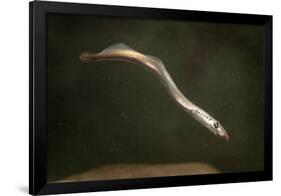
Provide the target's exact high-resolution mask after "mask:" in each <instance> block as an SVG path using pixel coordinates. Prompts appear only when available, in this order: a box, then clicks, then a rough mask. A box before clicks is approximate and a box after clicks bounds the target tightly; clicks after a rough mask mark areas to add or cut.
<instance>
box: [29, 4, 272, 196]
mask: <svg viewBox="0 0 281 196" xmlns="http://www.w3.org/2000/svg"><path fill="white" fill-rule="evenodd" d="M48 13H60V14H77V15H101V16H126V17H138V18H153V19H170V20H189V21H190V20H192V21H211V22H217V23H238V24H260V25H264V29H265V37H264V41H265V50H264V55H265V62H264V66H265V67H264V71H265V86H264V87H265V95H266V96H265V127H264V130H265V134H264V142H265V143H264V144H265V145H264V148H265V149H264V171H257V172H238V173H237V172H235V173H222V174H209V175H192V176H176V177H153V178H145V179H128V180H106V181H92V182H67V183H66V182H64V183H47V71H46V66H47V65H46V61H47V57H46V56H47V54H46V15H47V14H48ZM29 24H30V27H29V28H30V32H29V35H30V37H29V40H30V43H29V45H30V49H29V50H30V51H29V54H30V57H29V58H30V68H29V69H30V72H29V73H30V82H29V84H30V87H29V88H30V94H29V96H30V99H29V100H30V103H29V111H30V116H29V119H30V122H29V123H30V132H29V149H30V152H29V154H30V158H29V162H30V163H29V193H30V194H32V195H37V194H57V193H77V192H90V191H106V190H122V189H139V188H155V187H168V186H186V185H203V184H216V183H234V182H250V181H265V180H272V16H269V15H252V14H234V13H219V12H205V11H204V12H203V11H186V10H172V9H155V8H140V7H138V8H137V7H124V6H106V5H93V4H78V3H61V2H60V3H59V2H44V1H33V2H30V4H29Z"/></svg>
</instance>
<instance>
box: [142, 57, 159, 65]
mask: <svg viewBox="0 0 281 196" xmlns="http://www.w3.org/2000/svg"><path fill="white" fill-rule="evenodd" d="M145 56H147V57H149V58H151V59H152V60H154V61H155V62H157V63H158V64H162V65H164V63H163V62H162V60H161V59H159V58H158V57H156V56H151V55H145Z"/></svg>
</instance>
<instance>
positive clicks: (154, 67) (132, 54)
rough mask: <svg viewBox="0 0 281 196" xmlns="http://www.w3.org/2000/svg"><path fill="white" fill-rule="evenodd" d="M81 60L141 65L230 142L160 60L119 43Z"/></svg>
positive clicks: (202, 121)
mask: <svg viewBox="0 0 281 196" xmlns="http://www.w3.org/2000/svg"><path fill="white" fill-rule="evenodd" d="M80 60H81V61H82V62H84V63H91V62H94V61H104V60H117V61H128V62H131V63H135V64H138V65H141V66H142V67H144V68H146V69H147V70H149V71H150V72H152V73H153V74H154V75H155V76H156V77H157V78H158V79H159V80H160V81H161V83H162V84H163V85H164V86H165V88H166V90H167V92H168V93H169V95H170V96H171V97H172V98H173V99H174V100H175V101H176V103H177V104H178V105H179V106H180V107H181V108H182V109H183V110H184V111H185V112H187V113H188V114H190V115H191V116H192V117H193V118H194V119H196V120H197V121H199V122H200V123H201V124H202V125H203V126H205V127H206V128H207V129H208V130H210V131H211V132H212V133H213V134H215V135H216V136H217V137H219V138H222V139H224V140H226V141H228V140H229V137H228V134H227V132H226V131H225V129H224V128H223V127H222V125H221V124H220V123H219V122H218V121H217V120H216V119H215V118H214V117H212V116H211V115H210V114H208V113H207V112H205V111H204V110H203V109H201V108H200V107H198V106H197V105H195V104H194V103H192V102H191V101H190V100H189V99H187V98H186V97H185V96H184V95H183V94H182V93H181V91H180V90H179V89H178V87H177V86H176V84H175V83H174V81H173V79H172V77H171V76H170V74H169V73H168V71H167V69H166V68H165V66H164V64H163V62H162V61H161V60H160V59H159V58H157V57H154V56H150V55H145V54H142V53H140V52H138V51H136V50H133V49H132V48H130V47H128V46H127V45H125V44H123V43H119V44H114V45H112V46H109V47H108V48H106V49H104V50H103V51H101V52H100V53H92V52H84V53H82V54H81V55H80Z"/></svg>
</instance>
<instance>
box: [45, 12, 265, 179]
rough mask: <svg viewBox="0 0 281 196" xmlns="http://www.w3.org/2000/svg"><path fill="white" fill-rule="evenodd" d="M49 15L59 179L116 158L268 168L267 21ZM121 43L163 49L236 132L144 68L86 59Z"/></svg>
mask: <svg viewBox="0 0 281 196" xmlns="http://www.w3.org/2000/svg"><path fill="white" fill-rule="evenodd" d="M47 23H48V35H47V39H48V42H47V43H48V180H49V181H54V180H60V179H63V178H65V177H68V176H71V175H75V174H79V173H83V172H86V171H88V170H91V169H95V168H98V167H101V166H106V165H116V164H126V165H128V164H132V165H135V164H145V165H149V164H157V165H159V164H160V165H161V164H163V165H167V164H181V163H193V162H201V163H205V164H209V165H212V166H214V167H216V168H218V169H219V170H220V171H222V172H235V171H257V170H263V157H264V156H263V147H264V143H263V138H264V132H263V131H264V116H263V115H264V90H263V88H264V86H263V84H264V72H263V66H264V65H263V63H264V57H263V50H264V45H263V44H264V43H263V36H264V31H263V27H262V26H258V25H238V24H216V23H203V22H183V21H182V22H180V21H167V20H141V19H127V18H111V17H94V16H71V15H54V14H50V15H48V20H47ZM118 42H123V43H126V44H127V45H129V46H130V47H132V48H134V49H136V50H138V51H141V52H143V53H145V54H151V55H154V56H157V57H159V58H161V59H162V61H163V62H164V64H165V65H166V68H167V70H168V71H169V73H170V75H171V76H172V78H173V79H174V81H175V83H176V84H177V86H178V87H179V89H180V90H181V91H182V92H183V93H184V95H185V96H186V97H188V98H189V99H190V100H191V101H193V102H194V103H195V104H197V105H199V106H200V107H201V108H203V109H204V110H206V111H207V112H208V113H210V114H211V115H212V116H214V117H215V118H216V119H217V120H219V121H220V122H221V123H222V125H223V126H224V127H225V129H226V130H227V131H228V134H229V136H230V141H229V142H228V143H225V142H223V141H221V140H219V139H218V138H216V137H215V136H214V135H212V134H211V132H209V131H208V130H207V129H206V128H204V127H203V126H202V125H201V124H199V123H198V122H197V121H195V120H194V119H193V118H192V117H191V116H189V115H188V114H186V113H185V112H184V111H183V110H181V108H179V107H178V106H177V104H176V103H175V102H174V101H173V99H171V98H170V97H169V95H168V94H167V92H166V90H165V89H164V87H163V86H162V84H161V83H160V82H159V81H158V80H157V78H155V77H154V75H152V74H151V73H150V72H148V71H147V70H145V69H143V68H142V67H140V66H136V65H135V64H130V63H126V62H116V61H115V62H113V61H106V62H96V63H92V64H84V63H81V62H80V60H79V55H80V54H81V53H82V52H84V51H86V50H88V51H93V52H99V51H101V50H102V49H104V48H106V47H107V46H109V45H111V44H114V43H118Z"/></svg>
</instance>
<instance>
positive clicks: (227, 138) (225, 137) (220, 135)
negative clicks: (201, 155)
mask: <svg viewBox="0 0 281 196" xmlns="http://www.w3.org/2000/svg"><path fill="white" fill-rule="evenodd" d="M216 136H217V137H219V138H221V139H223V140H225V141H227V142H228V141H229V137H228V135H227V133H223V134H220V133H216Z"/></svg>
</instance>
